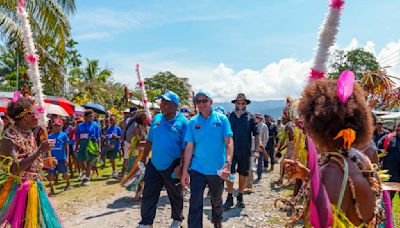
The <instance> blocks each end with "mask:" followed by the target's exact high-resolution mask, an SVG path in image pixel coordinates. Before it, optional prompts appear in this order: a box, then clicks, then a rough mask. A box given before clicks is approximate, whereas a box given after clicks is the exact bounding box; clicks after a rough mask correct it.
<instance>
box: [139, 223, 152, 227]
mask: <svg viewBox="0 0 400 228" xmlns="http://www.w3.org/2000/svg"><path fill="white" fill-rule="evenodd" d="M138 228H153V225H143V224H139V226H138Z"/></svg>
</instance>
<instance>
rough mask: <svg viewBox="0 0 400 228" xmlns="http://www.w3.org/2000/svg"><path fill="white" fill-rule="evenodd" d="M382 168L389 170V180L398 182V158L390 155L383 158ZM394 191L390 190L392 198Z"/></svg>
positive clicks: (399, 163)
mask: <svg viewBox="0 0 400 228" xmlns="http://www.w3.org/2000/svg"><path fill="white" fill-rule="evenodd" d="M383 169H387V170H389V172H388V174H389V175H390V176H391V177H390V179H389V181H390V182H398V183H400V158H398V157H395V156H391V157H389V156H388V157H386V158H384V160H383ZM395 193H396V192H391V193H390V197H391V198H392V199H393V197H394V195H395Z"/></svg>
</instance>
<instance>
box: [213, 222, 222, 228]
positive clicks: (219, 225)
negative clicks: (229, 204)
mask: <svg viewBox="0 0 400 228" xmlns="http://www.w3.org/2000/svg"><path fill="white" fill-rule="evenodd" d="M214 228H222V224H221V223H214Z"/></svg>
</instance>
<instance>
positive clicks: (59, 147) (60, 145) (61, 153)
mask: <svg viewBox="0 0 400 228" xmlns="http://www.w3.org/2000/svg"><path fill="white" fill-rule="evenodd" d="M49 139H54V140H55V145H54V147H53V149H51V156H53V157H55V158H56V159H57V161H65V160H67V155H66V154H65V144H66V143H69V138H68V135H67V134H66V133H65V132H62V131H61V132H59V133H51V134H50V135H49Z"/></svg>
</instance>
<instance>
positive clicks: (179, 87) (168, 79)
mask: <svg viewBox="0 0 400 228" xmlns="http://www.w3.org/2000/svg"><path fill="white" fill-rule="evenodd" d="M144 81H145V87H146V91H147V93H149V95H148V96H149V98H148V99H149V100H150V101H154V98H155V96H156V95H157V94H160V93H158V92H161V93H165V92H166V91H173V92H174V93H176V94H177V95H178V96H179V98H180V100H181V103H182V104H189V100H188V99H189V91H188V88H187V86H186V85H185V82H184V80H182V79H181V78H178V77H177V76H176V75H174V74H173V73H171V72H169V71H166V72H160V73H158V74H156V75H154V76H153V77H151V78H146V79H145V80H144ZM151 91H152V92H151ZM153 92H154V93H153ZM155 93H157V94H155ZM150 96H151V99H150Z"/></svg>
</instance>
